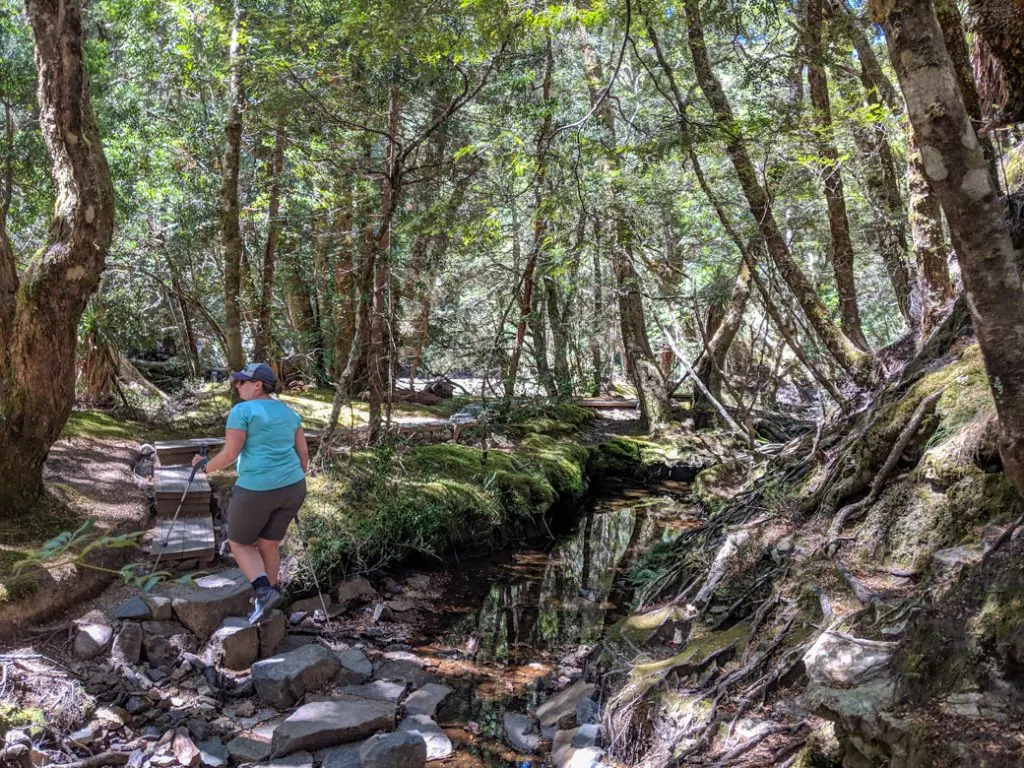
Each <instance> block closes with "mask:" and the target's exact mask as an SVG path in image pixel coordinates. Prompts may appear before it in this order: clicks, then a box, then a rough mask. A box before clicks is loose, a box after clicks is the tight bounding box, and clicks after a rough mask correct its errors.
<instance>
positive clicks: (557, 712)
mask: <svg viewBox="0 0 1024 768" xmlns="http://www.w3.org/2000/svg"><path fill="white" fill-rule="evenodd" d="M595 690H596V687H595V686H594V684H593V683H588V682H585V681H583V680H577V681H576V682H575V683H573V684H572V685H570V686H569V687H568V688H566V689H565V690H563V691H559V692H558V693H556V694H555V695H554V696H552V697H551V698H550V699H548V700H547V701H545V702H544V703H543V704H541V705H540V706H539V707H537V719H538V720H539V721H540V724H541V725H542V726H544V727H550V726H557V725H559V724H566V723H568V724H570V725H575V721H576V708H577V707H578V706H579V703H580V700H581V699H589V698H592V697H593V695H594V691H595Z"/></svg>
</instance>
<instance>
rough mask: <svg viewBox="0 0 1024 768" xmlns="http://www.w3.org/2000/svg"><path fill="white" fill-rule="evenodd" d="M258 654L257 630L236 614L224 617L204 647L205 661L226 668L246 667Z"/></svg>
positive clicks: (258, 634) (258, 638)
mask: <svg viewBox="0 0 1024 768" xmlns="http://www.w3.org/2000/svg"><path fill="white" fill-rule="evenodd" d="M259 655H260V633H259V630H258V629H257V628H256V627H254V626H252V625H251V624H249V622H248V621H246V620H245V619H243V618H240V617H237V616H229V617H228V618H226V619H224V623H223V624H221V625H220V627H219V628H218V629H217V631H216V632H214V633H213V636H212V637H211V638H210V642H209V644H208V645H207V648H206V661H207V663H208V664H219V665H220V666H222V667H226V668H227V669H248V668H249V666H250V665H252V663H253V662H254V661H256V659H258V658H259Z"/></svg>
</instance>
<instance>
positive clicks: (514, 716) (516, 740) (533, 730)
mask: <svg viewBox="0 0 1024 768" xmlns="http://www.w3.org/2000/svg"><path fill="white" fill-rule="evenodd" d="M502 722H503V724H504V726H505V738H506V739H507V740H508V743H509V744H510V745H512V746H513V747H515V748H516V749H518V750H519V751H520V752H528V753H529V752H536V751H537V750H538V749H539V748H540V743H541V735H540V730H539V729H538V728H537V721H536V720H534V719H533V718H532V717H530V716H529V715H523V714H520V713H518V712H506V713H505V714H504V715H503V717H502Z"/></svg>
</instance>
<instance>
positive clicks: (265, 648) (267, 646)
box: [256, 609, 288, 659]
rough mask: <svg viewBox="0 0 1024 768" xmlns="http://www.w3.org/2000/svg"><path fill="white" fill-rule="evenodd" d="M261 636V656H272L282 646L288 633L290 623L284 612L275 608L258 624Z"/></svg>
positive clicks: (257, 627) (263, 657) (262, 657)
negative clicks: (286, 619)
mask: <svg viewBox="0 0 1024 768" xmlns="http://www.w3.org/2000/svg"><path fill="white" fill-rule="evenodd" d="M256 629H257V630H259V636H260V658H261V659H265V658H266V657H267V656H272V655H273V654H275V653H276V652H277V650H278V648H280V647H281V642H282V641H283V640H284V637H285V635H286V634H287V633H288V624H287V622H286V621H285V619H284V614H283V613H281V611H279V610H277V609H275V610H273V611H271V612H270V613H269V614H267V616H266V617H265V618H264V619H263V621H261V622H260V623H259V624H257V625H256Z"/></svg>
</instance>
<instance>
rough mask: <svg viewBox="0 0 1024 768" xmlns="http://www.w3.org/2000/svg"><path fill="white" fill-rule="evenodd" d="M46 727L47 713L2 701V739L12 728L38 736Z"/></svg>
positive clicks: (0, 717) (0, 721)
mask: <svg viewBox="0 0 1024 768" xmlns="http://www.w3.org/2000/svg"><path fill="white" fill-rule="evenodd" d="M45 727H46V713H45V712H43V710H41V709H38V708H35V707H27V708H23V707H19V706H18V705H17V704H14V703H13V702H9V701H0V737H3V735H4V734H6V733H7V731H9V730H10V729H11V728H24V729H26V730H27V731H28V733H29V735H30V736H38V735H39V734H40V733H42V731H43V729H44V728H45Z"/></svg>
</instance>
